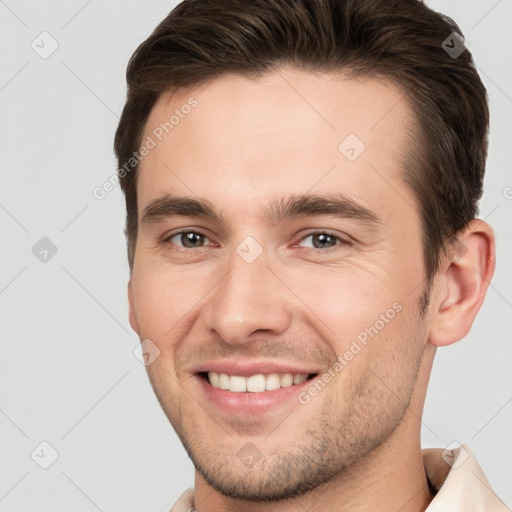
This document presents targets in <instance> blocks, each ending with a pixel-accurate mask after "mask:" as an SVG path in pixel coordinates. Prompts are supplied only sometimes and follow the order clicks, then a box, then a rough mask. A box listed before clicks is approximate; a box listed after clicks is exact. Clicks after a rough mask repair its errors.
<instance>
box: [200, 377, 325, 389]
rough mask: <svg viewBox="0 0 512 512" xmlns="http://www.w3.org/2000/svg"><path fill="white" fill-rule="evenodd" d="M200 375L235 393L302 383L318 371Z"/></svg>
mask: <svg viewBox="0 0 512 512" xmlns="http://www.w3.org/2000/svg"><path fill="white" fill-rule="evenodd" d="M199 375H200V377H202V378H203V379H204V380H206V381H207V382H208V383H209V384H210V385H211V386H212V387H214V388H216V389H223V390H226V391H231V392H233V393H263V392H265V391H275V390H277V389H281V388H289V387H292V386H296V385H298V384H302V383H303V382H305V381H306V380H308V379H312V378H314V377H316V375H317V374H316V373H268V374H262V373H259V374H255V375H250V376H247V377H244V376H241V375H229V374H227V373H219V372H201V373H199Z"/></svg>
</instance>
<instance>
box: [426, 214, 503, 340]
mask: <svg viewBox="0 0 512 512" xmlns="http://www.w3.org/2000/svg"><path fill="white" fill-rule="evenodd" d="M494 245H495V242H494V232H493V230H492V228H491V227H490V226H489V225H488V224H487V223H486V222H484V221H482V220H473V221H471V222H470V223H469V224H468V225H467V226H466V228H465V229H464V230H463V231H462V232H461V233H459V237H458V240H457V241H456V242H455V243H454V244H453V245H452V247H451V248H450V250H449V251H448V254H447V255H446V257H445V258H444V259H443V262H442V266H441V270H440V275H438V276H437V279H436V287H437V300H436V303H435V304H433V306H434V307H433V309H432V323H431V329H430V336H429V341H430V343H432V344H433V345H435V346H444V345H450V344H451V343H455V342H456V341H458V340H460V339H461V338H463V337H464V336H466V334H467V333H468V332H469V330H470V329H471V326H472V324H473V320H474V319H475V317H476V314H477V313H478V311H479V310H480V307H481V305H482V303H483V300H484V298H485V295H486V293H487V289H488V287H489V283H490V281H491V278H492V275H493V273H494V264H495V250H494Z"/></svg>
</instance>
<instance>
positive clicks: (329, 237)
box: [299, 231, 349, 249]
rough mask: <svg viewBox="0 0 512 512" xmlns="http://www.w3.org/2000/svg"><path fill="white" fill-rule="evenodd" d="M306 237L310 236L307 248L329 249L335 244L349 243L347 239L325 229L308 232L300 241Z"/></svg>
mask: <svg viewBox="0 0 512 512" xmlns="http://www.w3.org/2000/svg"><path fill="white" fill-rule="evenodd" d="M308 238H311V245H309V248H311V249H330V248H332V247H335V246H336V245H347V244H349V242H348V241H347V240H343V239H341V238H340V237H339V236H336V235H334V234H333V233H329V232H326V231H319V232H317V233H310V234H309V235H306V236H305V237H303V238H302V239H301V241H300V242H303V241H304V240H307V239H308ZM300 242H299V243H300Z"/></svg>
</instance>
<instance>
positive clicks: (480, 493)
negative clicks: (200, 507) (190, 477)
mask: <svg viewBox="0 0 512 512" xmlns="http://www.w3.org/2000/svg"><path fill="white" fill-rule="evenodd" d="M423 464H424V466H425V473H426V475H427V478H428V481H429V482H430V484H431V486H432V487H433V488H434V489H436V490H437V494H436V495H435V497H434V499H433V500H432V501H431V502H430V505H429V506H428V508H427V510H426V511H425V512H511V510H510V509H509V508H507V506H506V505H505V504H504V503H503V502H502V501H501V500H500V499H499V498H498V496H496V494H494V492H493V491H492V489H491V486H490V485H489V482H488V481H487V478H485V475H484V473H483V471H482V469H481V468H480V466H479V465H478V462H477V461H476V459H475V456H474V455H473V453H471V451H470V449H469V448H468V447H467V446H466V445H462V446H461V447H458V448H456V449H454V450H443V449H442V448H429V449H426V450H423ZM194 511H195V509H194V490H193V489H187V490H186V491H185V492H184V493H183V494H182V495H181V496H180V498H179V499H178V501H177V502H176V503H175V505H174V507H172V509H171V510H170V512H194ZM201 512H203V511H201ZM206 512H207V511H206Z"/></svg>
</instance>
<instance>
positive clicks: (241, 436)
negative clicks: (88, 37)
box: [115, 0, 507, 512]
mask: <svg viewBox="0 0 512 512" xmlns="http://www.w3.org/2000/svg"><path fill="white" fill-rule="evenodd" d="M127 79H128V85H129V91H128V99H127V103H126V105H125V108H124V111H123V115H122V118H121V120H120V124H119V127H118V130H117V133H116V140H115V149H116V153H117V157H118V160H119V177H120V181H121V186H122V188H123V191H124V193H125V195H126V207H127V229H126V233H127V237H128V256H129V262H130V268H131V276H130V282H129V285H128V295H129V303H130V323H131V325H132V327H133V329H134V330H135V331H136V332H137V334H138V335H139V337H140V339H141V341H142V343H143V344H145V345H146V347H148V348H150V349H151V350H149V353H153V354H157V355H158V357H155V358H154V360H152V361H151V362H150V364H148V366H147V370H148V375H149V378H150V381H151V384H152V386H153V389H154V391H155V393H156V395H157V397H158V399H159V401H160V404H161V405H162V408H163V410H164V412H165V413H166V415H167V417H168V419H169V421H170V422H171V424H172V426H173V427H174V429H175V430H176V432H177V434H178V436H179V437H180V439H181V441H182V442H183V445H184V446H185V449H186V450H187V453H188V454H189V456H190V458H191V459H192V461H193V463H194V466H195V468H196V480H195V489H194V490H188V491H187V492H185V493H184V494H183V496H182V497H181V498H180V500H179V501H178V503H176V505H175V506H174V507H173V509H172V510H174V511H185V510H191V509H195V510H198V511H199V512H212V511H221V510H222V511H225V510H237V511H238V510H239V511H249V510H250V511H267V510H272V511H283V512H284V511H298V510H300V511H302V510H307V511H313V510H320V509H322V510H333V511H334V510H336V511H342V510H343V511H344V510H351V511H363V510H364V511H368V510H380V511H397V512H398V511H399V510H400V511H402V512H409V511H423V510H429V511H441V510H443V511H446V510H450V511H458V510H460V511H462V510H463V511H465V512H468V511H472V510H475V511H476V510H486V511H489V510H493V511H504V510H507V508H506V506H505V505H504V504H503V503H502V502H501V500H499V498H498V497H497V496H496V495H495V494H494V493H493V492H492V491H491V490H490V487H489V484H488V482H487V480H486V478H485V476H484V475H483V473H482V471H481V469H480V468H479V466H478V464H477V462H476V460H475V459H474V457H473V455H472V454H471V452H470V450H469V448H467V447H465V446H462V447H459V448H457V449H455V450H452V451H450V450H445V451H443V450H442V449H439V450H424V451H423V452H422V450H421V446H420V426H421V414H422V409H423V404H424V400H425V393H426V389H427V384H428V380H429V375H430V370H431V367H432V362H433V358H434V354H435V351H436V349H437V347H440V346H444V345H448V344H451V343H454V342H456V341H458V340H460V339H461V338H462V337H464V336H465V335H466V334H467V333H468V331H469V330H470V328H471V324H472V322H473V320H474V318H475V315H476V314H477V312H478V310H479V308H480V306H481V304H482V302H483V300H484V296H485V294H486V290H487V286H488V283H489V281H490V279H491V277H492V274H493V270H494V235H493V231H492V229H491V228H490V226H489V225H488V224H487V223H485V222H484V221H482V220H478V219H476V218H475V217H476V215H477V201H478V199H479V198H480V196H481V194H482V181H483V174H484V168H485V158H486V152H487V131H488V116H489V114H488V106H487V100H486V91H485V89H484V87H483V85H482V83H481V81H480V79H479V77H478V74H477V73H476V71H475V68H474V66H473V62H472V58H471V55H470V53H469V51H468V50H467V49H466V48H465V47H464V45H463V40H462V37H461V36H460V35H459V29H458V27H457V25H455V23H454V22H453V21H451V20H449V19H448V18H446V17H443V16H441V15H439V14H437V13H434V12H433V11H431V10H430V9H428V8H427V7H426V6H425V5H423V4H422V3H421V2H418V1H416V0H394V1H390V0H357V1H356V0H331V1H329V0H296V1H293V2H289V1H288V2H286V1H284V0H253V1H250V2H237V1H234V0H224V1H218V0H196V1H194V0H185V1H184V2H183V3H181V4H180V5H179V6H178V7H176V8H175V9H174V10H173V11H172V12H171V13H170V14H169V16H168V17H167V18H166V19H165V20H164V21H163V22H162V23H161V24H160V25H159V26H158V27H157V28H156V29H155V31H154V32H153V34H152V35H151V36H150V37H149V38H148V39H147V40H146V41H145V42H144V43H142V45H141V46H140V47H139V48H138V49H137V51H136V52H135V54H134V55H133V57H132V59H131V61H130V64H129V66H128V71H127Z"/></svg>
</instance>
